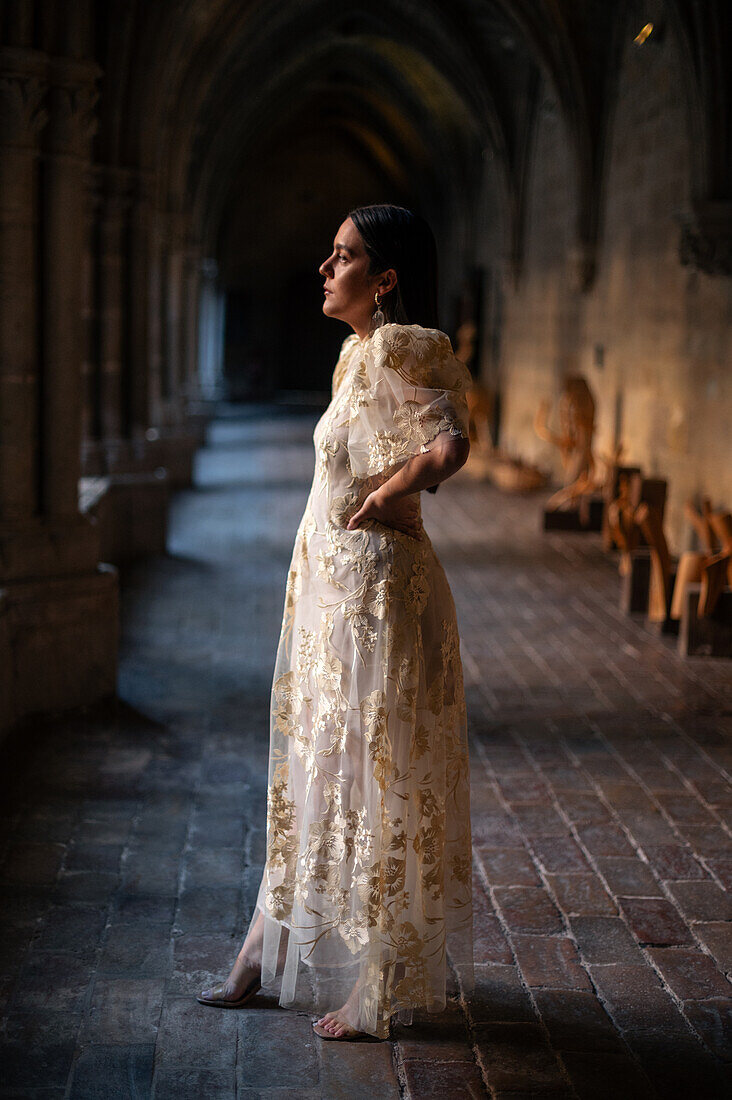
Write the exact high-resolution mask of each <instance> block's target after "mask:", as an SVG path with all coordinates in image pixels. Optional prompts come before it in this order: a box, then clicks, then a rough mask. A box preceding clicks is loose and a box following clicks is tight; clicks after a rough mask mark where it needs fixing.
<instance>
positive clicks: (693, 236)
mask: <svg viewBox="0 0 732 1100" xmlns="http://www.w3.org/2000/svg"><path fill="white" fill-rule="evenodd" d="M679 221H680V222H681V240H680V242H679V257H680V259H681V262H682V264H685V265H686V266H688V267H692V268H696V269H697V270H698V271H703V272H705V274H707V275H732V202H730V201H725V202H703V203H701V202H698V203H695V204H694V206H693V208H692V210H691V211H690V212H688V213H685V214H682V215H680V216H679Z"/></svg>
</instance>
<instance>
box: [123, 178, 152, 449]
mask: <svg viewBox="0 0 732 1100" xmlns="http://www.w3.org/2000/svg"><path fill="white" fill-rule="evenodd" d="M129 233H130V240H129V258H130V271H129V288H130V294H129V310H130V313H129V317H128V321H127V323H128V346H129V354H130V362H129V370H130V377H129V387H130V401H129V407H130V435H131V438H132V441H133V445H134V447H135V449H136V450H137V449H138V448H141V447H144V442H145V440H146V439H147V437H148V432H149V431H150V429H151V425H152V424H153V422H154V419H155V418H154V414H153V408H154V407H155V408H156V407H157V405H158V403H159V399H160V394H159V368H160V362H159V356H158V357H153V355H152V354H151V352H152V347H151V306H152V298H151V279H152V257H151V252H152V248H151V234H152V203H151V181H150V180H149V179H148V177H147V176H146V175H143V173H141V172H137V173H136V174H135V178H134V182H133V184H132V205H131V209H130V215H129Z"/></svg>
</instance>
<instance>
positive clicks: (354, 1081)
mask: <svg viewBox="0 0 732 1100" xmlns="http://www.w3.org/2000/svg"><path fill="white" fill-rule="evenodd" d="M316 416H317V413H307V414H305V415H302V414H300V415H295V414H294V413H286V412H284V411H282V410H274V409H272V410H267V409H262V408H250V409H248V410H245V411H244V412H240V413H239V415H238V416H231V415H229V416H222V418H220V419H219V420H217V421H216V422H215V423H214V424H212V425H211V429H210V434H209V446H208V447H206V448H205V449H204V450H202V451H201V452H200V454H199V456H198V459H197V473H196V488H195V489H194V490H192V491H190V492H184V493H181V494H179V495H178V496H177V498H176V500H175V502H174V507H173V513H172V532H171V538H170V543H169V555H168V556H166V557H164V558H160V559H157V560H151V561H148V562H146V563H144V564H141V565H139V566H137V567H135V568H133V569H131V570H129V571H128V572H127V573H126V575H125V577H124V599H123V620H124V621H123V637H122V655H121V671H120V679H119V694H120V701H119V703H117V704H116V705H113V706H108V707H104V708H101V709H97V710H91V711H88V712H86V713H84V714H80V715H79V714H77V715H74V716H71V717H67V718H64V719H62V720H57V721H51V722H48V723H43V724H41V723H36V724H35V725H34V726H33V727H31V728H28V729H27V730H26V731H24V733H23V736H22V737H18V738H16V739H15V749H14V752H15V757H14V759H13V760H12V761H11V762H10V763H9V764H7V763H6V772H5V781H6V788H7V789H6V794H5V802H4V811H3V813H4V816H3V819H2V851H1V855H2V864H1V866H0V899H1V903H2V907H1V920H2V935H1V937H0V951H1V953H2V956H3V967H2V973H3V978H2V986H1V988H0V997H1V999H2V1005H3V1009H4V1019H3V1025H2V1035H1V1037H0V1038H1V1047H0V1058H1V1060H2V1065H1V1068H0V1095H1V1096H3V1097H10V1096H12V1097H23V1098H29V1100H30V1098H33V1097H48V1098H59V1100H60V1098H61V1097H66V1098H74V1100H79V1098H85V1100H86V1098H89V1100H90V1098H100V1100H101V1098H104V1100H110V1098H117V1097H120V1098H121V1097H134V1098H138V1100H141V1098H145V1097H150V1096H152V1097H155V1098H156V1100H172V1098H175V1100H188V1098H193V1097H196V1098H198V1097H202V1096H205V1097H206V1098H218V1097H220V1098H226V1100H228V1098H233V1097H250V1098H255V1097H270V1098H272V1100H274V1098H275V1097H276V1098H279V1100H281V1098H285V1097H289V1098H292V1100H316V1098H318V1100H320V1098H323V1100H337V1098H343V1100H359V1098H362V1097H364V1098H368V1100H373V1098H374V1097H378V1098H379V1100H389V1098H394V1100H396V1098H397V1097H400V1096H401V1097H411V1098H413V1100H417V1098H419V1100H422V1098H428V1097H441V1098H442V1100H451V1098H453V1097H483V1096H491V1097H494V1098H500V1097H505V1098H509V1097H510V1098H511V1100H520V1098H522V1097H542V1096H545V1095H547V1096H549V1095H551V1096H555V1097H574V1098H578V1097H579V1098H585V1097H587V1098H591V1100H603V1098H604V1097H612V1098H613V1100H632V1098H634V1097H643V1098H648V1097H652V1096H654V1095H655V1096H658V1097H663V1098H672V1097H684V1098H686V1097H689V1096H692V1095H693V1096H695V1097H722V1096H723V1095H725V1094H726V1095H730V1094H731V1093H730V1091H728V1090H732V1081H731V1080H730V1063H731V1062H732V1000H731V999H730V993H731V991H732V990H731V988H730V984H729V982H728V980H727V978H726V977H725V973H730V971H732V935H731V930H732V893H731V892H730V891H732V842H731V839H730V826H732V691H731V690H730V688H731V686H732V680H731V676H732V670H731V666H730V663H729V662H723V661H712V660H705V659H700V658H695V659H691V660H682V659H681V658H679V657H678V656H677V655H676V652H675V649H674V647H673V644H672V643H671V642H670V641H669V640H668V639H661V638H658V637H656V636H655V635H654V634H652V633H651V632H649V631H648V630H647V629H645V627H644V626H643V624H642V623H641V622H639V621H631V620H628V619H627V618H625V617H623V616H622V615H621V614H620V612H619V611H618V610H617V599H618V588H619V582H618V577H617V572H616V568H615V564H614V563H613V562H612V561H611V560H609V559H608V558H607V557H606V556H605V555H604V554H603V552H602V550H601V548H600V544H599V537H598V536H594V535H564V534H561V535H560V534H551V535H544V534H542V533H541V532H540V523H539V514H540V509H541V503H542V500H543V499H544V498H543V497H541V496H539V497H532V498H530V499H513V498H510V497H505V496H503V495H502V494H500V493H499V492H497V491H496V490H494V489H492V488H490V487H476V486H475V485H474V484H472V482H471V481H470V479H469V478H468V475H467V473H466V471H461V472H460V473H459V474H458V475H457V476H456V477H455V478H453V479H452V480H451V481H450V482H449V483H447V484H446V485H443V486H442V487H441V489H440V491H439V492H438V493H437V494H436V495H435V496H434V497H433V496H431V495H430V494H423V513H424V516H425V524H426V526H427V528H428V530H429V531H430V533H431V536H432V538H433V542H434V544H435V546H436V548H437V550H438V552H439V554H440V556H441V559H442V561H443V564H444V566H445V569H446V571H447V574H448V577H449V579H450V582H451V585H452V587H453V591H454V595H455V600H456V604H457V610H458V620H459V624H460V629H461V638H462V642H461V650H462V654H463V662H464V668H465V675H466V688H467V694H468V713H469V719H470V729H471V738H472V741H471V746H472V781H473V790H472V818H473V829H474V840H475V903H476V908H475V913H476V961H477V962H478V964H479V965H478V969H477V975H478V981H477V986H476V990H475V993H474V995H473V996H472V997H471V998H470V999H469V1000H468V1001H467V1003H466V1001H465V999H464V997H461V991H460V987H459V983H458V982H457V980H456V979H455V978H453V983H452V987H451V992H452V999H451V1002H450V1009H449V1011H448V1012H447V1013H446V1014H445V1015H444V1016H442V1017H440V1018H438V1019H434V1018H422V1019H421V1020H420V1021H419V1022H418V1023H417V1025H416V1026H415V1027H413V1028H411V1029H405V1028H395V1030H394V1035H393V1042H391V1043H383V1044H368V1045H357V1044H343V1043H322V1042H321V1041H320V1040H318V1039H317V1038H316V1037H315V1036H313V1035H312V1033H311V1030H310V1021H309V1018H308V1017H307V1016H304V1015H298V1014H295V1013H290V1012H286V1011H283V1010H281V1009H279V1008H278V1006H277V1005H276V1003H274V1002H273V1001H272V1000H269V999H267V998H266V997H264V996H262V995H260V997H258V998H257V1006H256V1007H255V1008H251V1009H246V1010H244V1011H242V1012H221V1011H217V1010H213V1009H207V1008H203V1007H201V1006H199V1005H198V1004H197V1003H196V1001H195V1000H194V999H193V994H194V992H195V991H196V990H198V989H199V988H200V987H201V986H202V984H203V983H205V982H207V981H208V980H209V979H210V978H216V977H220V976H223V975H224V974H225V972H226V971H227V970H228V965H229V964H230V962H231V961H232V960H233V957H234V956H235V954H236V950H237V948H238V944H239V942H240V940H241V937H242V935H243V930H244V928H245V927H246V924H247V922H248V918H249V915H250V912H251V906H252V904H253V901H254V897H255V895H256V888H257V885H258V882H259V876H260V873H261V863H262V858H263V856H262V853H263V843H264V834H263V825H264V809H265V790H266V764H267V746H268V702H269V688H270V684H271V672H272V661H273V657H274V653H275V649H276V645H277V639H278V634H279V626H280V615H281V610H282V601H283V597H284V583H285V575H286V570H287V565H288V562H289V556H290V552H291V548H292V541H293V537H294V534H295V530H296V527H297V524H298V521H299V518H300V515H301V513H302V508H303V505H304V502H305V498H306V495H307V490H308V486H309V481H310V476H311V472H312V462H313V454H312V441H311V435H312V428H313V425H314V422H315V419H316Z"/></svg>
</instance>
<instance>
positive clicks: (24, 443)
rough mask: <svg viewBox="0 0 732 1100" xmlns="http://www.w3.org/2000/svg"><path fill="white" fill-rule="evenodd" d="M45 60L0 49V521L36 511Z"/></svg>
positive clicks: (24, 517)
mask: <svg viewBox="0 0 732 1100" xmlns="http://www.w3.org/2000/svg"><path fill="white" fill-rule="evenodd" d="M46 63H47V59H46V57H45V55H44V54H40V53H37V52H35V51H33V50H25V49H9V48H5V49H2V50H0V524H2V525H3V526H4V527H5V526H6V525H7V524H11V523H13V524H15V523H17V522H19V521H20V522H22V521H24V520H28V519H29V518H30V517H32V516H34V515H35V514H36V513H37V510H38V465H37V464H38V416H37V404H38V331H39V325H38V294H37V289H36V271H35V240H36V228H37V227H36V220H37V211H36V196H37V191H38V188H37V157H38V139H39V134H40V131H41V129H42V127H43V126H44V125H45V123H46V121H47V118H48V115H47V112H46V108H45V92H46V88H45V76H46Z"/></svg>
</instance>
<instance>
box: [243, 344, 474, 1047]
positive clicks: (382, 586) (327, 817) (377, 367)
mask: <svg viewBox="0 0 732 1100" xmlns="http://www.w3.org/2000/svg"><path fill="white" fill-rule="evenodd" d="M469 385H470V374H469V372H468V370H467V368H466V367H465V366H464V365H463V364H462V363H461V362H460V361H459V360H458V359H456V358H455V356H454V354H453V351H452V347H451V345H450V341H449V339H448V337H447V336H446V335H445V334H444V333H442V332H440V331H439V330H437V329H429V328H423V327H421V326H419V325H402V324H387V325H384V326H382V327H381V328H380V329H377V330H376V331H375V332H374V333H373V334H372V335H370V336H368V337H365V338H363V339H360V338H359V337H357V336H356V335H355V334H352V335H351V336H348V337H347V338H346V339H345V340H344V342H343V346H342V348H341V353H340V356H339V358H338V362H337V364H336V367H335V370H334V374H333V399H332V401H331V403H330V405H329V407H328V409H327V410H326V412H325V413H324V414H323V416H322V417H321V419H320V420H319V421H318V424H317V425H316V427H315V431H314V435H313V439H314V444H315V452H316V464H315V473H314V477H313V483H312V487H311V490H310V494H309V497H308V501H307V505H306V508H305V512H304V514H303V517H302V520H301V522H300V526H299V528H298V532H297V537H296V540H295V546H294V549H293V554H292V561H291V564H290V568H289V572H288V577H287V590H286V597H285V608H284V618H283V622H282V631H281V635H280V642H279V648H278V652H277V658H276V663H275V670H274V678H273V686H272V709H271V731H270V758H269V776H268V803H267V849H266V864H265V868H264V874H263V876H262V881H261V885H260V888H259V893H258V897H257V902H256V907H257V908H256V909H255V913H254V916H253V918H252V924H253V923H254V920H255V919H256V917H257V909H259V910H261V911H262V913H263V914H264V947H263V964H262V984H263V987H264V989H265V990H267V989H273V990H276V991H277V993H278V995H279V1003H280V1004H281V1005H282V1006H284V1007H291V1008H300V1009H303V1010H309V1011H316V1012H318V1013H319V1014H322V1013H323V1012H325V1011H329V1010H333V1009H336V1008H340V1007H341V1006H342V1005H344V1004H345V1003H346V1002H347V1001H348V1012H347V1018H348V1020H349V1023H350V1024H351V1026H353V1027H355V1028H357V1029H358V1030H359V1031H365V1032H368V1033H371V1034H373V1035H377V1036H379V1037H382V1038H383V1037H385V1036H386V1035H387V1034H388V1030H389V1020H390V1017H391V1016H393V1015H397V1016H398V1018H399V1019H400V1020H402V1021H403V1022H407V1023H409V1022H411V1018H412V1017H411V1013H412V1009H414V1008H417V1007H424V1008H426V1009H428V1010H433V1011H438V1010H440V1009H441V1008H444V1006H445V998H446V994H445V986H446V971H447V957H446V953H447V951H448V950H449V954H450V958H451V960H452V962H453V964H455V965H458V966H460V968H461V977H462V980H463V982H464V984H465V985H467V987H468V988H470V987H471V985H472V980H473V978H472V975H473V970H472V964H473V952H472V892H471V831H470V801H469V762H468V748H467V723H466V709H465V696H464V690H463V676H462V665H461V660H460V644H459V637H458V629H457V620H456V614H455V605H454V602H453V598H452V593H451V591H450V588H449V585H448V582H447V579H446V577H445V573H444V571H443V568H442V566H441V564H440V562H439V560H438V558H437V557H436V555H435V552H434V549H433V547H432V543H431V542H430V539H429V537H428V535H427V533H426V532H425V530H424V527H420V536H419V537H418V538H416V537H413V536H411V535H407V534H404V533H402V532H399V531H396V530H395V529H394V528H390V527H387V526H385V525H383V524H381V523H378V522H377V521H375V520H369V521H366V522H365V523H364V524H363V525H362V526H361V528H360V529H356V530H351V531H348V530H346V526H345V525H346V524H347V522H348V520H349V518H350V517H351V515H353V513H354V512H356V511H357V510H358V508H359V507H360V505H361V503H362V502H363V500H364V499H365V497H366V496H367V495H368V494H369V493H370V492H371V491H372V490H373V489H374V488H375V487H376V486H377V485H379V484H381V483H382V482H383V481H385V480H386V479H387V478H388V477H390V476H391V474H393V473H394V472H395V470H396V469H397V468H398V467H399V466H401V465H403V463H404V462H405V461H406V460H407V459H408V458H409V457H410V456H411V455H413V454H418V453H419V452H420V451H424V450H427V449H431V448H432V447H433V446H439V445H440V444H441V442H442V441H443V440H444V439H445V438H449V436H457V435H460V436H467V434H468V433H467V423H468V413H467V406H466V402H465V392H466V389H467V387H468V386H469ZM442 433H447V435H446V436H443V435H442ZM285 930H287V931H285ZM281 937H284V938H282V939H281ZM285 940H286V943H287V948H286V959H285V961H284V968H283V964H282V958H280V965H279V972H278V963H277V960H278V955H280V956H283V955H284V950H285Z"/></svg>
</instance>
